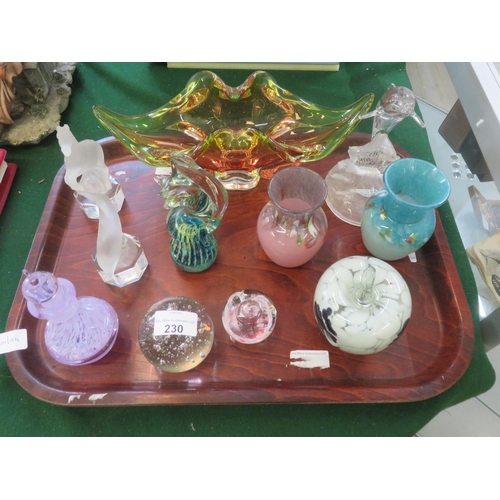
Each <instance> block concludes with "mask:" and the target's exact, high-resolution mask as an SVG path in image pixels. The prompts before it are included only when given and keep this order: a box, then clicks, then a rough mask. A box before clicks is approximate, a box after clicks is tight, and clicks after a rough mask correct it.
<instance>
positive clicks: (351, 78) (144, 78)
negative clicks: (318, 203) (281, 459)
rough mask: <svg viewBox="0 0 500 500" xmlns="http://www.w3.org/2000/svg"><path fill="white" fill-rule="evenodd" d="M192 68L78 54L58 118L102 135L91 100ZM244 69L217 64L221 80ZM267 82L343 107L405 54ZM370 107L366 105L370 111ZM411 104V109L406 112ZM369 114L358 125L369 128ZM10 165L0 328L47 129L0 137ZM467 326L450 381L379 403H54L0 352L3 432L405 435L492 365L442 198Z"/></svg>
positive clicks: (51, 167) (164, 91) (422, 144)
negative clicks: (464, 349) (461, 361)
mask: <svg viewBox="0 0 500 500" xmlns="http://www.w3.org/2000/svg"><path fill="white" fill-rule="evenodd" d="M195 72H196V70H193V69H174V68H168V67H167V65H166V64H165V63H125V62H122V63H78V64H77V67H76V71H75V73H74V75H73V83H72V86H71V88H72V95H71V98H70V102H69V106H68V108H67V109H66V111H64V113H63V115H62V118H61V124H66V123H67V124H68V125H69V126H70V128H71V130H72V132H73V133H74V135H75V137H76V138H77V139H78V140H83V139H94V140H98V139H101V138H103V137H107V136H108V135H109V133H107V131H106V130H105V129H104V128H103V127H102V126H101V125H100V124H99V123H98V121H97V120H96V119H95V117H94V115H93V112H92V106H93V105H94V104H102V105H104V106H106V107H108V108H110V109H112V110H114V111H118V112H120V113H123V114H126V115H134V114H141V113H144V112H147V111H150V110H153V109H156V108H158V107H159V106H161V105H163V104H164V103H166V102H167V101H169V100H170V99H171V98H172V97H174V96H175V95H177V94H178V93H179V92H180V90H182V89H183V88H184V86H185V84H186V82H187V81H188V79H189V78H190V77H191V76H192V75H193V74H194V73H195ZM250 73H251V71H247V70H218V71H217V74H218V75H219V76H220V77H221V78H222V79H223V80H224V81H225V82H226V83H227V84H229V85H233V86H237V85H240V84H241V83H243V81H244V80H245V79H246V78H247V76H248V75H249V74H250ZM270 73H271V74H272V75H273V76H274V78H275V79H276V80H277V82H278V84H279V85H280V86H281V87H283V88H285V89H287V90H289V91H290V92H292V93H293V94H295V95H298V96H300V97H302V98H303V99H305V100H309V101H312V102H316V103H318V104H322V105H324V106H329V107H342V106H345V105H348V104H350V103H352V102H354V101H355V100H357V99H358V98H359V97H361V96H363V95H365V94H367V93H370V92H371V93H374V94H375V102H376V101H377V100H378V99H379V98H380V97H381V96H382V94H383V93H384V92H385V91H386V90H387V88H388V86H389V85H390V84H391V83H394V84H396V85H403V86H406V87H410V83H409V80H408V76H407V74H406V70H405V64H404V63H395V62H391V63H360V62H357V63H342V64H341V65H340V70H339V71H336V72H320V71H314V72H304V71H274V72H273V71H270ZM372 109H373V108H372ZM417 111H418V110H417ZM371 126H372V120H366V121H363V122H361V123H360V124H359V125H358V127H357V128H356V131H357V132H366V133H370V132H371ZM391 140H392V141H393V142H394V143H396V144H398V145H399V146H401V147H402V148H404V149H405V150H407V151H408V152H409V153H410V154H411V155H412V156H414V157H418V158H422V159H424V160H427V161H430V162H433V161H434V159H433V156H432V152H431V150H430V147H429V142H428V139H427V134H426V131H425V130H424V129H421V128H419V127H418V125H417V124H416V123H415V122H414V121H413V120H405V121H403V122H402V123H401V124H399V125H398V126H397V127H396V128H395V129H394V130H393V131H392V132H391ZM4 149H6V150H7V160H8V161H9V162H13V163H17V165H18V171H17V174H16V177H15V179H14V183H13V186H12V189H11V193H10V195H9V198H8V200H7V203H6V205H5V208H4V211H3V213H2V214H0V276H1V279H2V286H1V292H0V332H3V331H5V325H6V321H7V317H8V314H9V310H10V306H11V304H12V302H13V300H14V294H15V291H16V289H17V286H18V284H19V281H20V279H21V272H22V269H23V267H24V264H25V262H26V258H27V256H28V253H29V250H30V247H31V243H32V240H33V237H34V235H35V233H36V230H37V227H38V223H39V221H40V216H41V213H42V211H43V208H44V206H45V202H46V200H47V196H48V193H49V190H50V188H51V185H52V182H53V180H54V177H55V175H56V173H57V172H58V170H59V169H60V167H61V165H62V163H63V157H62V153H61V151H60V148H59V145H58V142H57V138H56V135H55V133H53V134H51V135H50V136H49V137H47V138H46V139H44V140H43V141H42V142H41V143H40V144H38V145H31V146H18V147H11V146H6V147H5V146H4ZM439 211H440V216H441V219H442V221H443V224H444V227H445V230H446V235H447V238H448V241H449V243H450V246H451V249H452V252H453V256H454V259H455V262H456V265H457V268H458V270H459V273H460V276H461V279H462V283H463V286H464V290H465V293H466V296H467V300H468V302H469V306H470V309H471V312H472V316H473V320H474V326H475V349H474V355H473V358H472V361H471V363H470V365H469V368H468V369H467V371H466V372H465V374H464V375H463V377H462V378H461V379H460V380H459V381H458V382H457V383H456V384H454V385H453V386H452V387H451V388H450V389H448V390H447V391H445V392H443V393H442V394H440V395H438V396H435V397H433V398H430V399H428V400H425V401H419V402H410V403H382V404H315V405H308V404H304V405H295V404H294V405H278V404H277V405H213V406H210V405H193V406H151V407H138V406H131V407H65V406H64V407H61V406H56V405H52V404H50V403H46V402H42V401H40V400H38V399H36V398H35V397H33V396H31V395H30V394H29V393H27V392H26V391H24V390H23V389H22V388H21V387H20V386H19V385H18V384H17V382H16V381H15V380H14V378H13V377H12V375H11V374H10V371H9V369H8V366H7V363H6V361H5V356H4V355H0V435H2V436H412V435H414V434H415V433H417V432H418V431H419V429H421V428H422V427H423V426H424V425H425V424H426V423H427V422H429V421H430V420H431V419H432V418H433V417H434V416H435V415H437V414H438V413H439V412H440V411H442V410H444V409H445V408H448V407H450V406H452V405H455V404H457V403H459V402H461V401H464V400H466V399H469V398H471V397H474V396H477V395H479V394H481V393H483V392H485V391H486V390H488V389H489V388H490V387H491V386H492V385H493V383H494V380H495V373H494V370H493V368H492V366H491V364H490V363H489V360H488V358H487V356H486V354H485V351H484V347H483V343H482V339H481V335H480V326H479V313H478V299H477V289H476V285H475V281H474V277H473V274H472V270H471V268H470V264H469V262H468V259H467V256H466V254H465V251H464V247H463V244H462V241H461V239H460V235H459V233H458V230H457V227H456V225H455V221H454V217H453V214H452V213H451V210H450V207H449V205H448V203H446V204H445V205H444V206H443V207H441V208H440V209H439Z"/></svg>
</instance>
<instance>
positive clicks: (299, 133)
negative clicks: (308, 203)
mask: <svg viewBox="0 0 500 500" xmlns="http://www.w3.org/2000/svg"><path fill="white" fill-rule="evenodd" d="M373 98H374V96H373V94H367V95H365V96H364V97H362V98H361V99H359V100H357V101H356V102H354V103H353V104H350V105H349V106H346V107H344V108H337V109H334V108H327V107H324V106H319V105H317V104H313V103H310V102H307V101H304V100H303V99H301V98H299V97H297V96H295V95H293V94H292V93H291V92H288V91H287V90H285V89H283V88H281V87H280V86H278V84H277V83H276V81H275V80H274V78H273V77H272V76H271V75H269V74H268V73H266V72H265V71H256V72H255V73H253V74H251V75H250V76H249V77H248V78H247V79H246V80H245V81H244V82H243V83H242V84H241V85H240V86H239V87H230V86H228V85H226V84H225V83H224V82H223V81H222V80H221V78H219V77H218V76H217V75H216V74H215V73H212V72H211V71H200V72H198V73H196V74H195V75H193V76H192V77H191V79H190V80H189V81H188V82H187V85H186V87H185V88H184V89H183V90H182V91H181V93H180V94H178V95H177V96H176V97H174V98H173V99H172V100H170V101H169V102H167V103H166V104H164V105H163V106H161V107H160V108H158V109H155V110H154V111H150V112H148V113H145V114H142V115H136V116H125V115H122V114H118V113H115V112H113V111H110V110H109V109H106V108H104V107H103V106H100V105H96V106H94V114H95V116H96V117H97V119H98V120H99V121H100V122H101V124H102V125H103V126H104V127H105V128H106V129H107V130H108V131H109V132H110V133H111V134H112V135H113V136H114V137H115V138H116V139H117V140H118V141H120V142H121V143H122V144H123V145H124V146H125V147H126V148H127V149H128V150H129V151H130V152H131V153H132V154H133V155H135V156H136V157H137V158H138V159H139V160H140V161H142V162H144V163H146V164H147V165H150V166H152V167H159V166H169V164H170V155H171V154H172V153H175V152H179V151H182V152H183V153H185V154H187V155H189V156H191V158H193V159H194V160H195V161H196V163H197V164H198V165H200V166H201V167H203V168H204V169H206V170H208V171H210V172H211V173H212V174H214V175H215V176H216V177H217V178H218V179H219V180H220V181H221V182H222V183H223V185H224V186H225V187H226V189H251V188H253V187H255V186H256V185H257V183H258V182H259V179H260V176H262V177H264V178H268V179H269V178H271V177H272V175H273V174H274V172H275V171H276V170H277V169H278V168H281V167H286V166H293V165H298V164H299V163H307V162H312V161H316V160H320V159H321V158H324V157H325V156H327V155H329V154H330V153H331V152H332V151H334V150H335V149H336V148H337V147H338V146H339V144H341V143H342V142H343V141H344V139H345V138H346V137H347V136H348V135H349V134H350V133H351V132H352V130H353V129H354V128H355V127H356V125H357V124H358V122H359V121H360V117H361V116H362V115H363V114H365V113H366V112H367V111H368V110H369V109H370V107H371V105H372V103H373Z"/></svg>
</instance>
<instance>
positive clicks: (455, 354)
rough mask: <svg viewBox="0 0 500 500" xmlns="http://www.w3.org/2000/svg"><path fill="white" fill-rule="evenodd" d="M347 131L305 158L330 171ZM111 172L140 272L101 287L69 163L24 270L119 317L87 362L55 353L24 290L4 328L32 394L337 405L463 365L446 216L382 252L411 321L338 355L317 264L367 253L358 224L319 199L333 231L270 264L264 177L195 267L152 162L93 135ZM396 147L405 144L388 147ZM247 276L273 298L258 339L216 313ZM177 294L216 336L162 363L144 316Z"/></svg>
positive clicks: (454, 376) (432, 379)
mask: <svg viewBox="0 0 500 500" xmlns="http://www.w3.org/2000/svg"><path fill="white" fill-rule="evenodd" d="M368 140H369V136H367V135H366V134H353V135H352V136H350V137H349V138H348V140H347V141H346V142H345V143H344V144H343V145H342V146H341V147H340V148H339V149H338V150H337V151H336V152H334V153H333V154H332V155H331V156H330V157H329V158H326V159H324V160H321V161H319V162H316V163H312V164H310V165H309V166H310V168H312V169H314V170H316V171H318V172H319V173H320V174H322V175H323V176H325V175H326V174H327V173H328V172H329V170H330V169H331V168H332V167H333V166H334V165H335V164H336V163H337V162H338V161H340V160H341V159H344V158H346V157H347V148H348V146H350V145H356V144H357V145H361V144H364V143H366V142H368ZM101 143H102V145H103V148H104V151H105V157H106V161H107V164H108V166H109V168H110V172H111V173H112V174H113V175H114V176H115V177H116V179H117V180H118V181H119V182H120V184H121V186H122V189H123V191H124V193H125V197H126V200H125V203H124V206H123V208H122V210H121V212H120V217H121V221H122V226H123V231H124V232H126V233H129V234H132V235H135V236H137V237H138V238H139V239H140V241H141V243H142V245H143V247H144V250H145V253H146V256H147V258H148V260H149V267H148V269H147V270H146V272H145V274H144V276H143V277H142V279H141V280H140V281H139V282H137V283H134V284H132V285H129V286H127V287H124V288H122V289H119V288H116V287H113V286H109V285H106V284H105V283H104V282H103V281H102V280H101V278H100V277H99V275H98V274H97V272H96V270H95V268H94V266H93V262H92V260H91V254H92V252H93V251H94V248H95V243H96V235H97V224H98V223H97V221H92V220H89V219H87V218H86V216H85V215H84V213H83V212H82V210H81V209H80V207H79V206H78V205H77V203H76V201H75V199H74V197H73V194H72V191H71V189H70V188H69V187H68V186H67V185H66V184H65V183H64V179H63V176H64V170H65V168H64V166H63V167H61V169H60V171H59V173H58V174H57V176H56V178H55V180H54V183H53V186H52V189H51V191H50V194H49V197H48V200H47V204H46V207H45V210H44V213H43V215H42V218H41V221H40V225H39V227H38V230H37V233H36V235H35V238H34V241H33V245H32V248H31V251H30V254H29V257H28V260H27V263H26V269H27V270H28V271H30V272H33V271H35V270H45V271H51V272H53V273H55V274H56V276H59V277H64V278H67V279H69V280H71V281H72V282H73V283H74V285H75V287H76V290H77V295H79V296H83V295H93V296H96V297H99V298H102V299H104V300H106V301H108V302H109V303H110V304H111V305H112V306H113V307H114V308H115V310H116V311H117V313H118V317H119V321H120V328H119V334H118V339H117V341H116V343H115V346H114V347H113V349H112V350H111V352H110V353H109V354H108V355H107V356H105V357H104V358H103V359H102V360H100V361H98V362H96V363H94V364H91V365H87V366H81V367H68V366H64V365H61V364H59V363H57V362H56V361H54V360H53V359H52V358H51V357H50V356H49V355H48V353H47V351H46V349H45V346H44V344H43V330H44V326H45V322H44V321H39V320H37V319H35V318H33V317H32V316H31V315H30V314H29V313H28V311H27V309H26V305H25V301H24V300H23V297H22V294H21V292H20V288H19V289H18V291H17V294H16V296H15V299H14V303H13V305H12V309H11V311H10V315H9V318H8V322H7V331H10V330H14V329H19V328H26V329H27V331H28V349H26V350H23V351H17V352H12V353H9V354H7V355H6V358H7V362H8V365H9V368H10V370H11V372H12V374H13V376H14V377H15V379H16V380H17V381H18V383H19V384H20V385H21V386H22V387H23V388H24V389H25V390H26V391H28V392H29V393H31V394H32V395H34V396H35V397H37V398H39V399H42V400H45V401H49V402H51V403H55V404H61V405H66V404H71V405H96V406H97V405H174V404H182V405H187V404H247V403H346V402H357V403H360V402H395V401H417V400H423V399H426V398H430V397H432V396H435V395H437V394H439V393H441V392H443V391H444V390H446V389H447V388H449V387H450V386H451V385H453V384H454V383H455V382H456V381H457V380H458V379H459V378H460V377H461V376H462V374H463V373H464V371H465V370H466V368H467V366H468V364H469V362H470V359H471V356H472V352H473V348H474V328H473V323H472V318H471V315H470V310H469V308H468V305H467V301H466V298H465V295H464V291H463V289H462V285H461V282H460V279H459V276H458V273H457V269H456V267H455V263H454V261H453V258H452V255H451V252H450V248H449V246H448V242H447V240H446V237H445V233H444V230H443V227H442V224H441V221H440V220H439V216H438V221H437V226H436V230H435V233H434V235H433V236H432V238H431V239H430V240H429V242H428V243H427V244H426V245H425V246H424V247H423V248H422V249H421V250H419V251H418V252H417V259H418V260H417V262H416V263H412V262H410V260H409V259H403V260H400V261H395V262H392V263H391V264H392V265H393V266H394V267H395V268H396V269H397V270H398V271H399V272H400V273H401V274H402V275H403V277H404V278H405V279H406V281H407V283H408V286H409V288H410V291H411V294H412V299H413V313H412V317H411V318H410V321H409V323H408V326H407V328H406V330H405V331H404V332H403V334H402V335H401V336H400V337H399V338H398V339H397V340H396V341H395V342H394V343H393V344H392V345H390V346H389V347H388V348H387V349H386V350H384V351H382V352H380V353H377V354H372V355H368V356H356V355H351V354H347V353H344V352H342V351H340V350H338V349H336V348H335V347H333V346H332V345H330V344H329V343H328V342H327V340H326V339H325V338H324V337H323V335H322V334H321V332H320V330H319V329H318V327H317V325H316V322H315V319H314V314H313V305H312V299H313V294H314V290H315V287H316V284H317V282H318V280H319V278H320V277H321V275H322V274H323V272H324V271H325V270H326V269H327V268H328V267H329V266H330V265H331V264H332V263H333V262H335V261H337V260H339V259H341V258H344V257H347V256H350V255H368V252H367V250H366V249H365V247H364V245H363V243H362V240H361V234H360V229H359V228H358V227H354V226H351V225H349V224H346V223H344V222H342V221H341V220H340V219H338V218H337V217H335V216H334V215H333V214H332V213H331V212H330V210H329V208H328V207H327V206H326V204H325V206H324V210H325V213H326V214H327V217H328V221H329V231H328V235H327V238H326V241H325V244H324V246H323V247H322V249H321V250H320V251H319V253H318V254H317V255H316V257H315V258H314V259H312V260H311V261H310V262H309V263H307V264H305V265H304V266H302V267H300V268H295V269H285V268H281V267H279V266H277V265H275V264H273V263H272V262H271V261H269V259H268V258H267V257H266V255H265V254H264V252H263V250H262V249H261V247H260V244H259V242H258V239H257V234H256V220H257V216H258V213H259V212H260V210H261V208H262V207H263V206H264V204H265V203H266V202H267V201H268V196H267V185H268V181H266V180H262V181H261V182H260V183H259V185H258V187H257V188H255V189H253V190H251V191H246V192H244V191H230V192H229V207H228V209H227V212H226V214H225V216H224V218H223V220H222V222H221V224H220V226H219V228H218V229H217V230H216V233H215V234H216V237H217V240H218V242H219V254H218V257H217V261H216V262H215V264H214V265H213V266H212V267H211V268H210V269H209V270H207V271H205V272H203V273H186V272H183V271H181V270H179V269H178V268H176V267H175V265H174V264H173V262H172V260H171V258H170V256H169V240H170V236H169V234H168V232H167V230H166V228H165V219H166V212H165V210H164V208H163V205H162V199H161V198H160V196H159V187H158V185H157V184H156V183H155V181H154V169H152V168H150V167H148V166H146V165H144V164H142V163H141V162H139V161H137V160H135V158H133V157H132V156H131V155H130V154H129V153H128V152H127V151H126V150H125V148H123V147H122V146H121V145H120V144H119V143H118V142H117V141H115V140H114V139H112V138H109V139H105V140H103V141H101ZM397 150H398V153H399V154H400V155H401V156H409V155H408V154H407V153H406V152H405V151H402V150H401V149H399V148H397ZM244 288H253V289H258V290H261V291H262V292H264V293H265V294H267V295H268V296H269V297H270V298H271V299H272V300H273V301H274V303H275V305H276V308H277V311H278V317H277V325H276V328H275V330H274V332H273V334H272V335H271V336H270V337H269V338H268V339H266V340H265V341H264V342H262V343H260V344H254V345H240V344H235V343H233V342H231V341H230V340H229V337H228V335H227V334H226V333H225V331H224V329H223V326H222V319H221V313H222V309H223V307H224V304H225V303H226V300H227V299H228V297H229V296H230V295H231V294H232V293H233V292H235V291H237V290H241V289H244ZM172 295H184V296H187V297H191V298H193V299H195V300H197V301H199V302H201V303H202V304H203V305H204V306H205V307H206V309H207V311H208V312H209V314H210V315H211V317H212V320H213V322H214V326H215V342H214V346H213V348H212V351H211V353H210V355H209V356H208V357H207V359H206V360H205V361H204V362H203V363H201V364H200V365H199V366H198V367H197V368H195V369H193V370H191V371H188V372H185V373H180V374H168V373H161V374H159V373H158V372H157V370H156V369H155V368H153V366H152V365H150V364H149V363H148V361H147V360H146V359H145V358H144V357H143V355H142V352H141V350H140V348H139V345H138V330H139V324H140V322H141V319H142V317H143V316H144V314H145V313H146V311H147V310H148V309H149V307H150V306H151V305H152V304H154V303H155V302H157V301H159V300H161V299H163V298H165V297H167V296H172ZM302 349H304V350H327V351H329V355H330V365H331V366H330V368H328V369H304V368H298V367H296V366H293V365H291V364H290V352H291V351H293V350H302Z"/></svg>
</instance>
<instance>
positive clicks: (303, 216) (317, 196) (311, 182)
mask: <svg viewBox="0 0 500 500" xmlns="http://www.w3.org/2000/svg"><path fill="white" fill-rule="evenodd" d="M268 194H269V198H270V201H269V202H268V203H267V204H266V205H265V206H264V208H263V209H262V211H261V212H260V214H259V218H258V221H257V235H258V237H259V241H260V244H261V245H262V248H263V249H264V252H265V253H266V255H267V256H268V257H269V258H270V259H271V260H272V261H273V262H274V263H275V264H278V265H279V266H282V267H298V266H301V265H302V264H305V263H306V262H308V261H309V260H311V259H312V258H313V257H314V256H315V255H316V253H317V252H318V251H319V249H320V248H321V247H322V245H323V241H324V239H325V235H326V231H327V229H328V221H327V218H326V215H325V212H323V209H322V208H321V205H322V204H323V202H324V201H325V199H326V194H327V187H326V183H325V181H324V179H323V178H322V177H321V176H320V175H319V174H317V173H316V172H313V171H312V170H309V169H308V168H305V167H293V168H285V169H283V170H280V171H279V172H276V174H275V175H274V177H273V178H272V179H271V181H270V182H269V187H268Z"/></svg>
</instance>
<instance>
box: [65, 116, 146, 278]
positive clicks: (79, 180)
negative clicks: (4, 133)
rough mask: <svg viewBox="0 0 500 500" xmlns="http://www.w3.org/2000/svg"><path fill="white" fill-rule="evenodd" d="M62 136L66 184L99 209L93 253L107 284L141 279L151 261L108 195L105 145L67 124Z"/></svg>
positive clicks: (98, 268)
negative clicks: (77, 134)
mask: <svg viewBox="0 0 500 500" xmlns="http://www.w3.org/2000/svg"><path fill="white" fill-rule="evenodd" d="M58 137H59V141H60V143H61V144H62V150H63V154H64V156H65V160H66V175H65V176H64V180H65V182H66V184H68V186H69V187H70V188H72V189H73V190H74V191H75V192H76V193H78V194H79V195H82V196H84V197H85V198H87V199H88V200H90V201H91V202H92V203H93V204H95V206H96V207H97V208H98V209H99V229H98V232H97V245H96V251H95V254H93V255H92V258H93V260H94V262H95V264H96V267H97V271H98V272H99V275H100V276H101V278H102V279H103V281H104V282H105V283H108V284H110V285H115V286H118V287H123V286H125V285H129V284H130V283H134V282H135V281H138V280H139V279H140V278H141V277H142V275H143V273H144V271H145V270H146V267H147V266H148V261H147V259H146V256H145V255H144V251H143V250H142V246H141V244H140V242H139V240H138V239H137V237H135V236H131V235H129V234H126V233H123V232H122V225H121V222H120V217H119V216H118V210H117V206H116V204H115V203H113V201H112V200H110V198H109V196H108V195H107V193H108V191H109V189H110V181H109V175H108V171H107V168H103V166H104V167H105V165H104V161H103V156H101V154H102V148H101V146H100V145H99V144H97V143H96V142H95V141H88V140H87V141H82V142H77V141H76V139H75V138H74V137H73V135H72V134H71V131H70V130H69V127H68V126H67V125H65V127H62V128H61V127H59V128H58Z"/></svg>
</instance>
